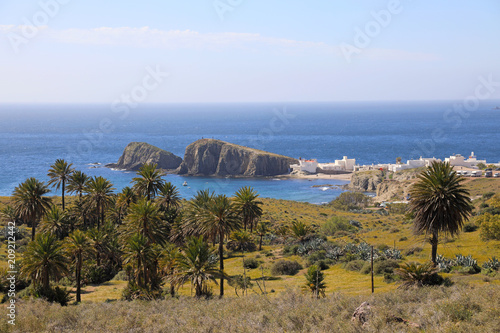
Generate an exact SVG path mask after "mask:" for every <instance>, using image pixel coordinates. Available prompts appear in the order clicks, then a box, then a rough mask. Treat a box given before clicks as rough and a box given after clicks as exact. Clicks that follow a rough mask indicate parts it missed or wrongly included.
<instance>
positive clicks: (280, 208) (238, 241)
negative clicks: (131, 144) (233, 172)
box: [0, 160, 500, 331]
mask: <svg viewBox="0 0 500 333" xmlns="http://www.w3.org/2000/svg"><path fill="white" fill-rule="evenodd" d="M70 167H71V165H68V164H67V163H65V162H64V161H62V160H58V161H57V162H56V164H55V165H54V166H53V167H52V169H51V170H50V175H51V177H53V179H56V180H57V179H59V180H60V178H61V177H62V176H57V175H64V177H63V178H64V179H65V180H64V182H63V181H62V180H61V181H60V185H62V186H61V190H62V191H63V192H62V193H64V189H65V185H66V189H67V190H68V192H69V193H73V194H76V195H75V196H66V199H65V208H62V197H52V198H50V197H47V196H45V195H44V194H45V193H47V188H46V185H45V184H44V183H43V182H39V181H37V180H35V179H28V180H27V181H26V182H25V183H23V184H20V185H19V186H18V188H16V191H15V193H14V196H13V198H0V209H1V211H0V213H1V214H0V215H1V217H2V219H3V220H4V221H16V222H17V225H18V228H17V229H15V230H13V229H12V228H9V227H5V228H4V230H3V233H2V235H0V237H2V240H3V242H2V245H1V246H0V258H2V259H4V260H2V262H1V265H2V266H3V267H6V266H5V265H6V263H7V261H6V258H7V256H8V251H7V248H6V244H5V243H6V242H5V241H6V240H7V238H8V237H9V236H10V237H12V235H13V234H15V237H16V247H17V248H16V250H17V262H16V263H17V264H18V269H19V271H20V272H21V274H19V276H18V281H17V285H16V291H17V295H16V296H17V297H18V309H19V312H18V315H19V317H18V318H20V319H22V324H20V325H22V326H16V328H17V329H19V327H22V329H20V331H33V330H36V328H37V327H36V326H33V327H31V326H30V324H29V322H25V321H24V317H22V316H24V315H26V313H27V312H24V311H28V312H29V311H33V313H32V314H30V315H28V316H27V318H31V319H32V320H35V318H33V317H32V316H39V318H38V319H37V320H39V321H41V322H43V323H44V325H46V326H44V328H43V330H47V331H50V330H57V329H65V330H68V331H71V330H73V331H76V330H77V329H76V328H75V327H76V326H73V325H76V323H81V325H84V326H82V327H83V329H88V330H89V331H92V330H104V331H106V330H110V331H113V329H114V326H113V328H109V329H108V328H107V327H108V326H106V325H108V323H105V322H103V323H98V324H96V325H101V326H92V325H91V324H89V323H87V320H88V318H85V316H86V315H89V316H90V317H91V318H96V320H97V321H99V320H100V318H105V316H102V317H101V313H100V312H99V310H98V307H99V306H102V309H103V312H104V313H106V311H109V313H112V311H116V312H117V313H125V312H126V313H132V312H133V311H134V310H133V309H136V311H138V312H144V311H145V313H148V311H153V312H151V313H150V317H151V318H155V319H151V318H146V317H143V314H141V313H139V314H137V316H136V315H135V314H134V315H132V314H131V315H130V318H135V319H133V320H132V319H131V320H132V321H128V319H127V320H125V321H123V322H120V323H117V324H116V325H115V326H116V327H123V329H124V330H130V329H131V327H148V328H150V327H154V329H152V330H153V331H156V330H160V331H161V330H163V328H162V327H163V326H162V325H167V323H168V321H169V320H172V321H173V322H174V323H175V325H174V324H172V323H171V325H173V326H171V327H177V326H176V325H178V326H179V327H180V326H182V325H181V324H183V325H184V326H185V327H186V330H189V328H191V330H196V331H204V330H205V328H201V326H199V327H198V326H196V325H198V324H197V323H195V322H193V320H194V319H193V318H194V316H196V315H197V314H196V312H197V311H201V312H200V313H201V315H202V316H206V317H207V318H205V319H206V322H207V326H206V327H208V328H207V331H210V330H211V329H210V328H212V330H217V331H218V330H222V329H226V328H227V327H229V326H227V325H229V323H230V322H231V323H232V321H233V319H234V320H235V321H238V322H239V323H238V324H234V323H233V324H232V326H231V327H244V326H245V327H246V329H245V330H246V331H254V330H256V331H258V330H264V328H265V329H267V330H270V331H294V330H295V331H299V330H307V331H315V330H316V331H326V329H325V327H327V325H333V326H332V327H338V330H342V331H352V330H354V331H356V330H357V329H359V327H357V326H356V325H354V326H352V324H350V323H349V321H348V319H349V318H350V315H352V312H353V311H354V309H355V308H356V307H357V306H359V305H360V303H361V302H362V301H366V300H369V301H370V302H373V304H374V306H376V309H377V311H375V312H374V318H373V320H371V323H370V324H369V325H370V327H371V328H369V329H372V330H377V329H380V330H381V329H383V330H397V329H399V328H398V327H407V328H408V329H411V328H410V326H408V325H409V324H408V323H417V324H418V325H421V326H422V327H423V328H429V329H431V330H434V329H435V328H436V327H438V326H434V325H437V324H435V323H433V322H432V323H431V319H429V318H420V317H418V316H427V315H429V312H426V311H427V308H425V307H423V306H422V308H418V307H417V305H416V304H417V303H419V302H422V303H424V304H426V302H427V305H428V306H429V307H431V308H432V307H434V308H436V309H437V308H440V307H443V306H444V305H446V304H448V303H446V302H445V299H446V297H452V300H457V299H459V300H460V302H461V304H458V305H456V306H457V308H456V309H455V308H454V306H455V305H451V303H454V302H450V305H446V306H444V308H443V309H448V310H449V311H450V313H451V312H457V313H459V314H450V313H448V312H446V313H443V314H442V317H439V318H437V319H436V320H437V322H440V323H441V325H442V326H443V330H444V331H453V330H451V327H458V331H460V330H462V329H463V331H466V329H467V328H468V327H471V326H470V325H472V324H473V323H474V324H475V325H476V324H477V322H476V321H475V320H479V319H486V320H488V321H489V322H487V323H481V324H477V325H479V326H480V327H482V328H484V331H490V330H491V329H492V328H493V327H495V325H497V324H498V322H497V321H495V320H491V319H490V318H494V317H493V316H491V314H492V313H495V312H494V311H493V310H491V309H490V307H489V306H486V307H485V306H484V305H483V304H481V302H480V301H478V300H479V299H480V298H481V297H483V296H484V297H485V298H484V299H483V303H484V300H489V299H490V298H491V297H496V296H495V295H498V293H499V288H500V272H499V271H500V262H499V261H498V259H497V258H500V232H499V231H500V194H498V193H497V194H496V193H495V192H493V191H490V190H491V187H488V191H485V192H482V193H481V192H479V193H480V194H477V195H476V196H475V197H474V200H473V201H472V203H471V202H470V201H469V199H468V194H467V191H463V192H460V193H463V194H464V196H465V197H464V200H463V201H462V209H463V212H464V213H463V214H462V215H461V216H462V218H460V219H458V220H456V221H454V222H453V224H452V225H451V226H452V227H453V228H452V229H450V224H449V223H450V221H448V220H442V222H444V224H442V225H441V226H438V227H436V226H435V225H432V223H431V224H430V225H429V223H428V222H429V221H432V220H433V218H432V216H431V215H429V216H430V217H426V216H424V215H420V217H419V216H417V215H415V212H417V211H418V207H416V206H415V205H414V206H415V207H411V209H409V208H410V207H409V206H408V205H406V204H401V203H399V204H387V205H385V207H383V206H381V205H380V204H377V203H376V202H373V200H372V199H370V198H369V197H367V196H365V195H364V194H362V193H351V192H345V193H343V194H342V195H340V196H339V197H338V198H337V199H335V200H334V201H333V202H332V203H330V204H327V205H311V204H308V203H301V202H292V201H286V200H275V199H261V198H260V197H259V196H258V194H257V193H256V192H255V191H254V190H253V189H251V188H245V187H244V188H241V189H240V190H239V191H238V192H237V193H235V194H234V196H232V197H226V196H223V195H217V194H215V193H212V192H209V191H200V192H198V194H197V195H196V196H195V197H194V198H192V199H191V200H181V199H180V198H179V195H178V191H177V189H176V188H175V186H172V184H170V183H168V182H166V181H165V178H164V175H163V174H162V173H161V171H160V170H157V169H156V167H155V166H154V165H146V166H145V167H144V168H143V169H141V170H140V171H139V172H138V174H137V177H135V178H134V181H133V186H132V187H127V188H125V189H123V191H122V192H121V193H118V194H116V193H114V189H113V187H112V184H111V183H110V182H109V181H107V180H106V179H104V178H102V177H94V178H88V177H86V176H85V175H84V174H83V173H81V172H78V171H74V170H72V169H71V168H70ZM445 171H446V170H445ZM68 173H69V175H68ZM448 174H450V173H448V172H444V173H443V175H448ZM443 179H444V178H443ZM66 182H67V183H66ZM444 183H445V184H449V183H450V182H448V181H445V182H444ZM452 183H453V182H452ZM53 184H54V185H55V186H57V184H58V182H57V181H54V182H53ZM454 184H455V185H456V186H460V180H458V179H457V180H456V182H455V183H454ZM469 184H470V183H469ZM455 185H454V186H455ZM433 186H434V187H435V189H436V190H438V191H441V190H442V187H443V185H442V184H440V182H439V181H438V182H436V183H435V184H433ZM429 188H432V186H424V187H423V188H422V189H423V190H425V191H424V192H423V193H421V194H422V199H423V200H422V201H421V202H423V203H424V205H423V207H424V209H425V207H427V205H428V203H429V202H430V203H436V202H437V204H438V205H439V204H440V203H439V201H435V200H434V199H433V197H434V194H433V191H434V190H431V191H427V189H429ZM459 190H460V191H462V190H461V189H459ZM474 190H475V191H479V189H477V188H475V189H474ZM62 193H61V194H62ZM452 193H454V192H452ZM415 195H416V194H415ZM33 199H36V200H37V202H36V203H38V204H33ZM427 199H429V201H427ZM443 202H445V203H447V202H448V200H444V201H443ZM415 203H417V201H415ZM33 208H36V209H35V210H33ZM446 209H448V208H446ZM433 211H436V210H434V209H432V210H431V212H433ZM424 213H425V211H424ZM469 215H470V216H469ZM419 220H420V221H421V222H422V223H423V224H422V226H423V228H416V226H418V225H419V224H418V223H419ZM446 223H448V224H446ZM429 226H430V227H429ZM415 229H417V231H418V233H417V234H415ZM436 232H437V233H439V248H438V249H437V248H436V246H435V245H436V244H437V243H436V242H434V243H433V246H432V247H431V246H430V245H429V241H430V240H432V239H437V237H436V235H435V234H436ZM30 235H31V237H30ZM31 238H33V239H34V240H33V241H30V239H31ZM431 248H433V249H434V251H431ZM372 253H373V258H374V265H373V274H374V287H375V295H371V278H370V273H371V272H372V267H371V264H370V259H371V257H372ZM431 254H432V258H433V259H434V260H433V261H434V263H430V262H429V259H430V258H431ZM0 267H1V266H0ZM6 276H7V274H6V270H4V271H3V272H2V271H0V288H1V289H0V297H2V296H3V299H2V301H3V302H6V301H8V297H7V296H6V295H5V294H4V295H2V294H1V292H4V293H5V291H6V289H7V281H6ZM429 285H432V286H435V287H424V289H423V290H421V291H419V290H417V289H413V287H414V286H420V287H422V286H429ZM436 286H439V287H436ZM402 289H410V290H408V291H404V290H402ZM214 290H218V292H215V291H214ZM465 292H466V293H474V300H473V302H472V303H470V304H469V303H467V302H468V299H464V298H463V297H465V296H466V295H462V296H459V295H458V294H459V293H465ZM332 293H333V294H332ZM393 293H396V294H395V295H394V294H393ZM432 293H436V296H435V297H434V296H431V294H432ZM485 293H489V294H490V296H488V297H487V296H485V295H486V294H485ZM222 295H226V296H228V297H229V298H232V300H221V301H217V300H215V296H222ZM370 295H371V296H370ZM397 295H399V296H400V297H401V298H402V300H399V299H398V298H397ZM481 295H482V296H481ZM492 295H493V296H492ZM187 296H194V298H196V299H197V300H196V301H191V300H189V299H187ZM476 297H477V299H476ZM38 298H43V299H45V300H49V301H51V302H54V304H57V303H60V304H62V305H68V304H69V305H70V307H69V308H68V310H66V308H61V307H59V305H48V304H45V303H40V301H39V300H37V299H38ZM323 298H325V299H323ZM236 299H237V300H236ZM122 300H128V301H132V302H131V303H126V302H122ZM142 300H147V301H148V302H143V301H142ZM403 300H405V301H406V302H409V303H408V307H409V308H405V307H404V304H403ZM313 301H315V302H318V303H314V304H318V306H317V307H316V305H311V302H313ZM73 302H74V303H73ZM103 302H104V304H101V305H99V306H98V305H93V304H92V303H103ZM235 302H238V303H235ZM383 302H387V304H389V305H390V304H392V305H394V309H395V310H394V313H393V314H391V315H390V316H389V312H385V311H386V310H384V309H387V311H388V309H389V307H388V305H387V307H386V305H385V304H384V303H383ZM250 303H252V304H253V303H255V305H250ZM288 303H290V304H288ZM302 303H303V304H304V305H302ZM462 303H464V304H468V305H462ZM493 303H494V302H493ZM76 304H80V305H78V306H75V305H76ZM127 304H129V309H127ZM193 304H196V305H193ZM263 304H264V305H263ZM293 304H295V305H293ZM477 304H479V305H480V306H479V307H477V306H476V305H477ZM207 305H208V307H210V309H203V310H199V309H200V308H202V307H205V306H207ZM290 306H293V307H292V308H290ZM461 306H465V308H460V307H461ZM160 307H166V308H169V309H172V311H173V313H176V311H177V316H175V315H174V314H168V315H164V314H163V311H164V310H163V309H160ZM189 307H192V309H194V310H195V314H187V313H184V311H187V308H189ZM231 307H233V308H238V309H240V308H242V309H248V310H247V311H249V313H248V315H247V316H245V315H244V313H243V311H242V310H238V311H242V312H238V311H236V312H235V314H234V317H235V318H233V316H232V315H230V314H228V313H229V311H230V309H231ZM272 307H279V308H280V309H281V310H280V309H274V308H272ZM308 307H309V308H310V310H311V311H312V312H310V313H309V314H307V313H306V311H307V309H308ZM332 308H333V309H336V310H332ZM38 309H45V310H46V311H47V313H46V314H43V312H40V311H39V310H38ZM151 309H152V310H151ZM217 309H219V311H220V313H219V314H216V310H217ZM262 309H264V310H262ZM285 309H288V310H290V311H292V310H291V309H293V311H292V312H291V313H289V314H287V315H285V314H286V311H285ZM409 309H413V311H417V312H412V311H410V310H409ZM485 309H487V310H485ZM233 310H234V309H233ZM316 310H317V311H320V310H321V311H325V313H327V315H325V314H321V315H320V314H319V313H316V312H315V311H316ZM448 310H446V311H448ZM68 311H69V312H68ZM165 311H166V310H165ZM253 311H255V313H254V312H253ZM297 311H298V312H297ZM301 311H302V312H301ZM332 311H337V312H338V313H337V312H335V313H333V312H332ZM439 311H445V310H442V309H441V308H440V310H439ZM72 312H74V313H75V314H74V315H71V316H70V315H69V314H70V313H72ZM226 312H228V313H226ZM268 313H269V314H268ZM417 314H418V315H417ZM160 315H162V316H163V315H164V316H165V318H166V319H164V318H163V317H162V318H159V317H160ZM68 316H69V317H68ZM109 316H111V314H109ZM144 316H145V315H144ZM226 316H230V317H231V318H226ZM388 316H389V317H388ZM453 316H456V317H453ZM490 316H491V317H490ZM123 317H124V316H117V319H116V320H119V318H121V319H123ZM394 317H396V319H394ZM387 318H389V319H387ZM391 318H392V319H391ZM450 318H455V319H450ZM167 319H168V320H167ZM334 319H336V320H337V321H338V322H335V324H332V320H334ZM497 319H498V318H497ZM103 320H104V319H103ZM150 320H153V321H154V322H155V323H156V322H157V323H158V325H159V326H158V327H160V328H158V329H157V327H156V326H152V324H151V322H150ZM176 320H177V321H176ZM407 321H409V322H407ZM112 322H113V320H110V323H112ZM252 323H253V324H252ZM313 323H316V324H315V325H316V326H314V328H312V327H313ZM405 323H406V324H405ZM109 325H111V324H109ZM127 325H130V326H127ZM134 325H135V326H134ZM200 325H201V324H200ZM262 325H264V326H262ZM398 325H399V326H398ZM401 325H402V326H401ZM109 327H111V326H109ZM127 327H128V328H127ZM263 327H264V328H263ZM92 328H93V329H92ZM448 328H449V329H448ZM117 330H119V329H117ZM166 330H167V331H168V330H169V329H166ZM173 330H174V329H172V331H173ZM233 330H235V331H245V330H242V329H239V330H237V329H233ZM80 331H81V330H80ZM229 331H231V330H230V329H229ZM492 331H494V330H492Z"/></svg>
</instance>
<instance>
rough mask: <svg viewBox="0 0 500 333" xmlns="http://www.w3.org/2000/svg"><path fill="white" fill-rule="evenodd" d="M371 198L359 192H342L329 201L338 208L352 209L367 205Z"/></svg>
mask: <svg viewBox="0 0 500 333" xmlns="http://www.w3.org/2000/svg"><path fill="white" fill-rule="evenodd" d="M370 200H371V198H370V197H369V196H367V195H364V194H363V193H360V192H343V193H341V194H340V195H339V196H338V197H337V198H336V199H335V200H333V201H332V202H331V205H333V207H335V208H336V209H339V210H345V211H348V210H353V209H360V208H364V207H366V206H368V204H369V203H370Z"/></svg>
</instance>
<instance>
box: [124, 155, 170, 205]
mask: <svg viewBox="0 0 500 333" xmlns="http://www.w3.org/2000/svg"><path fill="white" fill-rule="evenodd" d="M137 176H139V177H134V178H132V182H134V183H135V184H134V186H133V187H134V189H135V191H136V192H137V193H138V194H139V195H140V196H145V197H147V199H148V200H151V199H152V198H154V197H155V196H156V194H157V193H158V191H159V190H160V188H161V186H162V185H163V182H164V180H163V179H162V177H163V176H165V173H164V172H163V171H161V170H160V169H158V168H157V164H151V163H148V164H144V165H143V166H142V167H141V168H140V169H139V171H137Z"/></svg>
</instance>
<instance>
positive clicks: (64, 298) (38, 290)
mask: <svg viewBox="0 0 500 333" xmlns="http://www.w3.org/2000/svg"><path fill="white" fill-rule="evenodd" d="M69 293H70V290H67V289H66V288H60V287H58V286H56V287H52V286H51V287H49V288H43V287H42V286H33V285H30V286H29V287H28V288H26V289H24V290H23V291H22V292H21V293H19V294H18V297H20V298H28V297H30V296H33V297H35V298H41V299H44V300H46V301H47V302H50V303H59V304H61V305H62V306H66V305H68V303H69V302H70V301H71V296H70V295H69Z"/></svg>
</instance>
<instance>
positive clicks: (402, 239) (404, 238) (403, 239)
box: [399, 236, 408, 242]
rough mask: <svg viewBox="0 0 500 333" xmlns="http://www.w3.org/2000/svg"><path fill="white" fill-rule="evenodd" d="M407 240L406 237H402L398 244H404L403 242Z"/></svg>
mask: <svg viewBox="0 0 500 333" xmlns="http://www.w3.org/2000/svg"><path fill="white" fill-rule="evenodd" d="M407 240H408V237H406V236H403V237H401V238H400V239H399V241H400V242H404V241H407Z"/></svg>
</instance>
